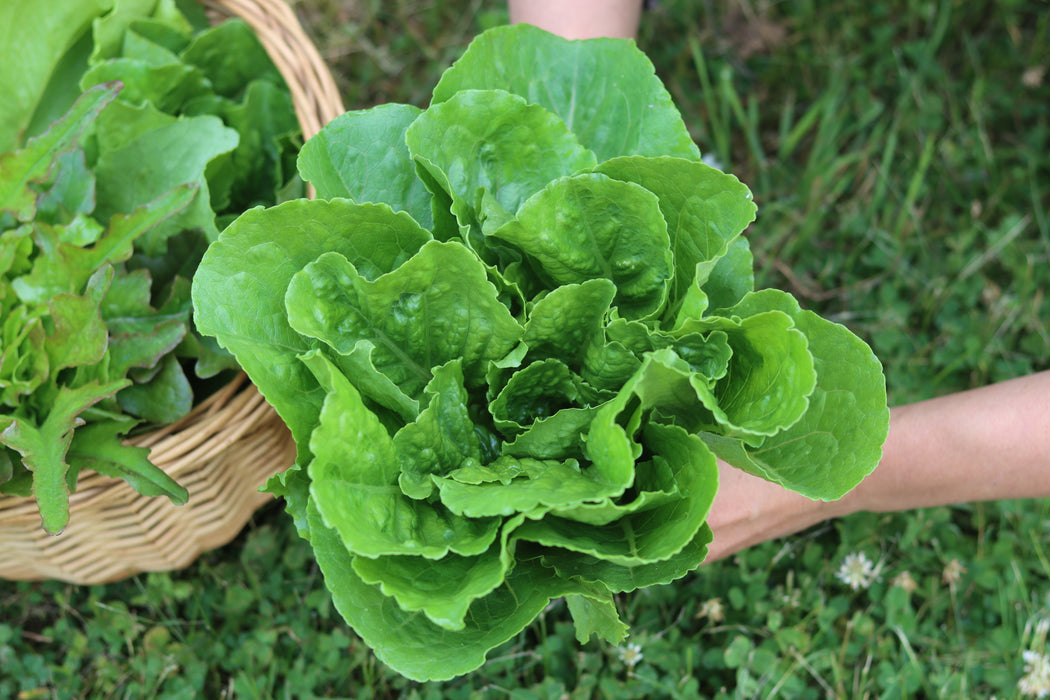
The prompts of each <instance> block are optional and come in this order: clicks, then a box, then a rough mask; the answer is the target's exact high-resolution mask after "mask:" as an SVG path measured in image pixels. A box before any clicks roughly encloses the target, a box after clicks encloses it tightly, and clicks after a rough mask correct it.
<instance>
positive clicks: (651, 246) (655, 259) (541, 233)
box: [493, 174, 673, 318]
mask: <svg viewBox="0 0 1050 700" xmlns="http://www.w3.org/2000/svg"><path fill="white" fill-rule="evenodd" d="M624 230H627V231H631V232H632V234H633V235H630V236H627V235H623V231H624ZM493 236H495V237H496V238H500V239H502V240H505V241H507V242H509V243H512V244H514V245H515V246H517V247H518V248H520V249H521V250H522V251H524V252H525V254H526V255H527V256H528V258H529V260H530V261H531V262H532V263H533V264H534V265H535V267H536V268H537V273H538V274H539V275H540V277H541V278H542V279H543V280H544V281H545V282H546V286H547V287H549V288H553V287H557V286H559V285H565V284H579V283H582V282H586V281H587V280H592V279H598V278H604V279H608V280H610V281H612V282H613V283H614V284H615V285H616V296H615V298H614V301H613V303H614V304H615V305H616V307H617V309H618V311H619V312H620V314H622V315H623V316H624V317H626V318H645V317H648V316H652V315H654V314H656V313H657V312H659V311H660V309H661V308H662V307H663V304H664V303H665V302H666V301H667V294H668V286H669V283H670V281H671V275H672V265H673V260H672V255H671V251H670V248H669V246H668V238H667V224H666V222H665V221H664V218H663V216H662V215H661V213H660V207H659V200H658V199H657V198H656V197H655V196H654V195H653V194H652V193H651V192H649V191H647V190H646V189H644V188H642V187H639V186H638V185H635V184H633V183H627V182H620V181H617V180H613V179H611V178H608V177H606V176H604V175H592V174H584V175H576V176H572V177H566V178H560V179H558V180H555V181H553V182H552V183H551V184H549V185H547V187H545V188H544V189H543V190H541V191H539V192H537V193H536V194H535V195H534V196H532V197H530V198H529V199H528V201H526V202H524V203H523V204H522V205H521V208H520V209H519V210H518V212H517V215H516V218H515V219H514V220H512V221H509V222H508V223H507V224H506V225H504V226H502V227H500V228H499V229H497V230H496V231H495V232H494V233H493Z"/></svg>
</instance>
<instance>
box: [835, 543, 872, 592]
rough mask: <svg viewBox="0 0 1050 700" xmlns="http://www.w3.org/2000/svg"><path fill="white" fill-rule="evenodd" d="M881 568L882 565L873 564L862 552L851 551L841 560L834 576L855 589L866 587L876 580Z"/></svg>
mask: <svg viewBox="0 0 1050 700" xmlns="http://www.w3.org/2000/svg"><path fill="white" fill-rule="evenodd" d="M881 570H882V565H881V564H879V565H878V566H876V565H875V564H873V563H872V561H871V559H868V555H866V554H864V552H851V553H849V554H847V555H846V557H845V558H844V559H843V560H842V564H841V565H840V566H839V570H838V572H836V574H835V578H837V579H838V580H839V581H842V582H843V583H845V584H846V585H847V586H849V587H850V588H852V589H853V590H855V591H856V590H860V589H861V588H868V587H869V586H870V585H871V584H873V583H874V582H875V581H876V580H878V578H879V571H881Z"/></svg>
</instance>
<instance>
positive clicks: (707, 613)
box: [696, 598, 726, 623]
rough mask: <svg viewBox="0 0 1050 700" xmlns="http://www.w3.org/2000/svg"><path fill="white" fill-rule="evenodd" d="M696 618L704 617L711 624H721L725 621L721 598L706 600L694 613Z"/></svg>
mask: <svg viewBox="0 0 1050 700" xmlns="http://www.w3.org/2000/svg"><path fill="white" fill-rule="evenodd" d="M696 616H697V617H698V618H700V617H706V618H707V619H708V620H710V621H711V622H716V623H717V622H721V621H722V620H724V619H726V609H725V606H724V605H722V599H721V598H708V599H707V600H705V601H704V602H703V603H700V607H699V609H698V610H697V612H696Z"/></svg>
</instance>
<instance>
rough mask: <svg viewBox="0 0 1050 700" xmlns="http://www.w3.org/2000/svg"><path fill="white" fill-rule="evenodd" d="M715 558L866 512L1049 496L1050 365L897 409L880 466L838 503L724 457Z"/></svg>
mask: <svg viewBox="0 0 1050 700" xmlns="http://www.w3.org/2000/svg"><path fill="white" fill-rule="evenodd" d="M719 473H720V480H721V484H720V486H719V489H718V493H717V494H716V495H715V503H714V506H713V507H712V509H711V514H710V517H709V518H708V522H709V523H710V525H711V528H712V530H714V533H715V539H714V542H713V543H712V545H711V550H710V555H709V557H708V560H709V561H711V560H715V559H720V558H722V557H725V556H728V555H730V554H732V553H734V552H737V551H739V550H741V549H744V548H745V547H749V546H751V545H754V544H757V543H759V542H764V541H765V540H769V539H774V538H776V537H783V536H785V535H790V534H792V533H794V532H798V531H799V530H802V529H804V528H806V527H809V526H810V525H813V524H815V523H818V522H820V521H822V520H827V519H829V518H835V517H840V516H844V515H849V514H851V513H856V512H860V511H875V512H887V511H901V510H912V509H915V508H925V507H931V506H941V505H950V504H955V503H969V502H975V501H991V500H1006V499H1013V498H1047V497H1050V372H1043V373H1040V374H1035V375H1032V376H1029V377H1022V378H1019V379H1014V380H1011V381H1007V382H1003V383H1000V384H993V385H991V386H987V387H983V388H981V389H974V390H972V391H966V392H962V393H958V394H952V395H950V396H945V397H941V398H937V399H931V400H929V401H922V402H919V403H915V404H910V405H907V406H900V407H897V408H894V409H893V411H892V413H891V418H890V432H889V437H888V438H887V440H886V444H885V446H884V451H883V457H882V460H881V462H880V464H879V466H878V467H877V468H876V469H875V471H874V472H872V473H871V475H869V476H868V478H866V479H865V480H864V481H862V482H861V483H860V485H859V486H857V488H855V489H854V490H853V491H851V492H850V493H848V494H847V495H846V496H845V497H844V498H842V499H840V500H838V501H834V502H831V503H825V502H822V501H811V500H809V499H808V498H805V497H803V496H800V495H799V494H797V493H794V492H792V491H788V490H786V489H784V488H782V487H780V486H778V485H776V484H772V483H770V482H768V481H764V480H762V479H759V478H757V477H754V476H751V475H750V474H746V473H744V472H742V471H740V470H739V469H735V468H733V467H730V466H729V465H727V464H720V465H719Z"/></svg>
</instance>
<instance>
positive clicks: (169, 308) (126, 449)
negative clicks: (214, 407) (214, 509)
mask: <svg viewBox="0 0 1050 700" xmlns="http://www.w3.org/2000/svg"><path fill="white" fill-rule="evenodd" d="M182 5H183V4H182V3H179V4H177V3H176V2H174V1H173V0H100V1H98V2H94V1H85V2H79V1H78V2H73V3H70V2H65V1H64V0H40V2H14V3H5V4H4V6H3V7H2V8H0V27H2V29H0V45H2V46H3V48H4V49H5V51H4V52H3V53H4V55H5V57H7V58H6V60H5V62H4V64H3V66H0V93H2V95H0V494H15V495H20V496H29V495H33V496H35V497H36V500H37V502H38V504H39V507H40V512H41V516H42V521H43V526H44V528H45V529H46V530H47V531H49V532H53V533H57V532H59V531H61V530H62V528H63V527H65V525H66V523H67V521H68V518H69V509H68V503H69V493H70V492H71V491H72V490H73V489H75V487H76V482H77V477H78V474H79V473H80V471H81V470H82V469H84V468H93V469H95V470H96V471H98V472H100V473H103V474H108V475H111V476H114V477H117V478H122V479H124V480H126V481H127V482H128V483H130V484H131V485H132V486H133V487H135V488H136V489H138V490H139V491H141V492H142V493H145V494H147V495H151V496H156V495H165V496H167V497H168V498H170V499H171V500H172V501H173V502H175V503H180V504H181V503H185V502H186V499H187V491H186V489H185V488H183V487H182V486H179V485H178V484H176V483H175V482H174V481H173V480H172V479H171V478H170V477H169V476H168V475H166V474H164V473H163V472H162V471H161V470H160V469H159V468H157V467H156V466H155V465H153V464H152V463H151V462H150V461H149V451H148V450H145V449H140V448H133V447H130V446H128V445H127V444H125V442H126V440H127V438H128V435H129V433H130V432H131V431H133V430H136V429H144V428H146V427H148V426H149V425H154V424H164V423H171V422H174V421H177V420H179V419H180V418H182V417H183V416H185V415H186V414H187V413H189V411H190V410H191V409H192V407H193V405H194V403H195V402H196V401H198V400H199V399H200V398H202V397H203V395H205V394H204V392H207V391H210V390H212V387H211V386H210V384H206V383H204V382H201V381H198V380H203V379H208V378H211V377H214V376H216V375H218V374H220V373H222V372H225V371H229V370H233V369H236V367H237V364H236V361H235V360H234V359H233V358H232V357H231V356H230V355H229V354H228V353H226V352H225V351H223V350H221V349H219V348H218V347H217V346H216V344H215V343H214V341H213V340H212V339H211V338H207V339H205V338H203V337H202V336H199V335H198V334H196V332H195V329H194V325H193V322H192V320H191V311H192V303H191V299H190V282H189V279H190V278H191V277H192V276H193V274H194V272H195V269H196V266H197V263H198V262H199V260H200V258H201V256H202V255H203V251H204V249H205V248H206V247H207V245H208V243H209V241H210V240H212V239H214V238H216V237H217V235H218V229H219V227H220V226H221V225H222V224H223V222H224V221H225V220H227V219H229V218H232V217H233V216H235V215H237V214H240V213H241V212H242V211H243V210H244V209H245V208H248V207H251V206H254V205H257V204H272V203H274V202H275V201H277V198H278V196H279V193H283V192H285V191H287V186H288V185H289V183H290V182H291V183H292V185H294V184H295V183H297V182H299V181H298V178H297V177H295V176H293V174H292V173H291V172H290V170H291V166H292V162H293V160H294V155H295V152H296V146H297V141H296V138H297V132H298V126H297V123H296V119H295V114H294V110H293V108H292V104H291V97H290V94H289V92H288V89H287V87H286V86H285V85H284V84H283V82H282V81H281V78H280V76H279V73H278V72H277V70H276V68H274V66H273V63H272V61H270V60H269V58H268V57H267V55H266V52H265V51H264V50H263V48H262V46H261V45H260V44H259V42H258V39H256V37H255V36H254V34H253V32H252V31H251V30H250V29H249V28H248V27H247V26H246V25H245V24H244V23H243V22H237V21H234V22H226V23H220V24H219V25H216V26H215V27H208V26H207V22H203V23H198V22H197V21H195V20H191V18H189V17H187V16H185V15H184V14H183V12H182V10H181V9H180V7H182ZM186 7H192V6H191V5H187V6H186ZM292 191H293V192H295V191H298V190H295V189H294V188H293V190H292ZM194 370H195V371H196V376H194Z"/></svg>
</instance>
